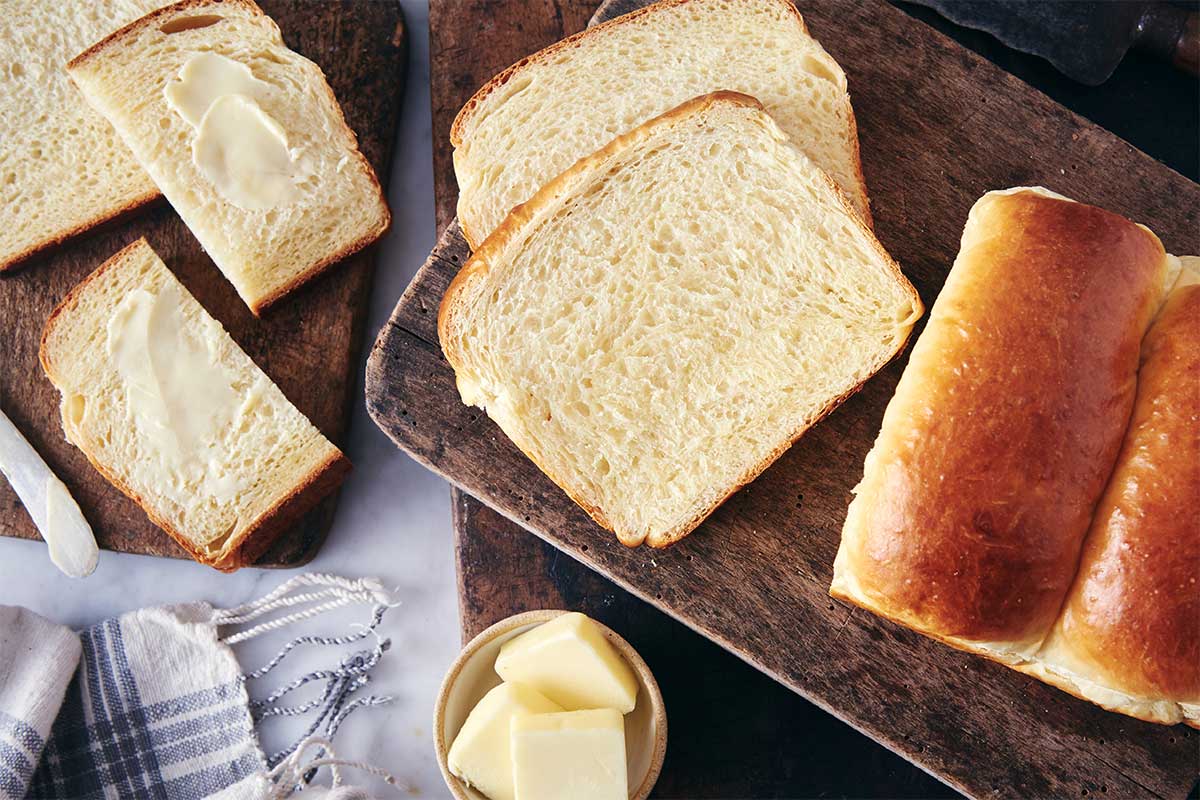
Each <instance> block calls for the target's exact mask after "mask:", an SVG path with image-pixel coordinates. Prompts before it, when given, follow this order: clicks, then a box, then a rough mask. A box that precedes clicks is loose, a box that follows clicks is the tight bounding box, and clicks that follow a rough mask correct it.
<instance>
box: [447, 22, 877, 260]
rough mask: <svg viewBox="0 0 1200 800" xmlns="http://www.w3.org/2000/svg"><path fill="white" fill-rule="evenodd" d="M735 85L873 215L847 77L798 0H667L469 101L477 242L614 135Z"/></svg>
mask: <svg viewBox="0 0 1200 800" xmlns="http://www.w3.org/2000/svg"><path fill="white" fill-rule="evenodd" d="M722 89H728V90H733V91H738V92H743V93H745V94H748V95H751V96H752V97H756V98H758V99H759V100H760V101H761V102H762V103H763V105H765V106H766V108H767V111H769V112H770V114H771V116H773V117H774V118H775V121H776V122H777V123H778V124H779V127H780V128H782V129H783V132H784V133H786V134H787V135H788V136H790V137H791V138H792V141H793V142H795V143H796V144H797V145H799V146H800V147H801V148H803V149H804V151H805V152H806V153H807V154H808V155H809V156H810V157H811V158H812V160H813V161H815V162H816V163H817V166H819V167H821V168H822V169H824V170H825V171H826V172H828V173H829V174H830V176H832V177H833V179H834V180H835V181H837V182H838V183H839V184H840V185H841V187H842V188H843V189H844V190H845V191H846V193H847V194H848V195H849V196H850V198H851V199H852V201H853V203H854V207H855V209H856V210H857V211H858V213H859V214H860V215H861V216H862V218H863V219H864V220H867V223H868V225H869V224H870V212H869V210H868V205H867V190H866V185H865V182H864V180H863V176H862V168H861V166H860V165H859V158H858V133H857V130H856V128H855V122H854V112H853V110H852V109H851V108H850V97H849V95H848V94H847V93H846V76H845V74H844V73H843V72H842V69H841V67H839V66H838V64H837V62H836V61H834V60H833V58H831V57H830V55H829V54H828V53H826V52H825V50H824V49H822V47H821V45H820V44H819V43H818V42H817V41H816V40H815V39H813V38H812V37H811V36H810V35H809V33H808V29H807V28H806V27H805V25H804V20H803V19H801V17H800V14H799V13H797V11H796V9H795V7H794V6H793V5H792V4H791V2H789V0H664V1H663V2H659V3H654V4H653V5H650V6H647V7H646V8H643V9H640V10H638V11H634V12H632V13H630V14H626V15H625V16H622V17H618V18H616V19H614V20H611V21H609V22H606V23H604V24H602V25H597V26H596V27H594V28H590V29H588V30H586V31H583V32H581V33H579V34H577V35H575V36H571V37H570V38H568V39H564V40H563V41H561V42H559V43H557V44H554V45H551V46H550V47H548V48H546V49H545V50H542V51H541V52H539V53H535V54H534V55H532V56H529V57H528V58H525V59H523V60H521V61H519V62H518V63H516V64H514V65H513V66H512V67H509V68H508V69H507V70H505V71H504V72H502V73H500V74H499V75H497V76H496V77H495V78H493V79H492V80H491V81H490V82H489V83H488V84H486V85H485V86H484V87H483V88H482V89H480V90H479V91H478V92H477V93H476V94H475V96H474V97H472V98H471V100H470V101H469V102H468V103H467V104H466V105H465V106H464V107H463V109H462V111H461V112H460V113H459V115H458V118H457V119H455V121H454V126H453V127H452V128H451V130H450V140H451V142H452V143H453V144H454V172H455V175H456V176H457V177H458V190H459V195H458V221H459V224H460V225H461V226H462V230H463V234H464V235H465V236H466V238H467V241H468V242H469V243H470V244H471V246H472V247H473V248H474V247H478V246H479V245H480V244H481V243H482V242H483V240H484V239H485V238H487V235H488V234H489V233H491V232H492V230H493V229H495V227H496V226H497V225H499V224H500V222H501V220H503V219H504V217H505V216H506V215H507V214H508V212H509V211H510V210H511V209H512V208H513V206H515V205H517V204H518V203H521V202H524V201H525V200H528V199H529V198H530V197H532V196H533V194H534V192H536V191H537V190H538V188H539V187H540V186H541V185H542V184H544V183H546V182H547V181H549V180H550V179H551V178H553V177H554V176H555V175H558V174H559V173H560V172H562V171H563V170H565V169H567V167H569V166H571V165H572V164H574V163H575V161H576V160H578V159H580V158H583V157H584V156H586V155H588V154H590V153H592V152H594V151H595V150H597V149H599V148H600V147H602V146H603V145H605V144H606V143H607V142H609V141H610V140H611V139H612V138H613V137H614V136H617V135H618V134H621V133H624V132H625V131H628V130H631V129H632V128H634V127H636V126H637V125H639V124H641V123H642V122H645V121H646V120H648V119H650V118H652V117H654V116H657V115H659V114H662V113H663V112H665V111H667V110H668V109H671V108H674V107H675V106H677V105H679V104H680V103H682V102H684V101H685V100H688V99H690V98H693V97H696V96H698V95H702V94H705V93H708V92H715V91H718V90H722Z"/></svg>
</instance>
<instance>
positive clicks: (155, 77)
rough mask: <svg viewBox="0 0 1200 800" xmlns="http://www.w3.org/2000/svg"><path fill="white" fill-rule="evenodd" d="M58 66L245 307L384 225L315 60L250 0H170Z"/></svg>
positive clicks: (384, 212)
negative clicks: (65, 66)
mask: <svg viewBox="0 0 1200 800" xmlns="http://www.w3.org/2000/svg"><path fill="white" fill-rule="evenodd" d="M68 71H69V72H70V74H71V77H72V78H73V79H74V80H75V82H76V83H77V84H78V85H79V88H80V89H82V91H83V93H84V95H85V96H86V97H87V99H88V102H90V103H91V104H92V105H93V106H95V107H96V109H98V110H99V111H100V112H101V113H102V114H103V115H104V116H105V117H107V118H108V120H109V121H110V122H111V123H112V124H113V127H115V128H116V129H117V132H118V133H120V135H121V138H122V139H124V141H125V143H126V144H127V145H128V146H129V149H130V150H132V151H133V154H134V155H135V156H136V157H137V159H138V161H139V162H140V163H141V164H142V166H143V167H145V169H146V171H147V172H148V173H150V176H151V177H152V178H153V179H154V181H155V183H156V184H158V186H159V188H160V189H161V190H162V192H163V194H164V195H166V197H167V199H168V200H169V201H170V202H171V205H173V206H174V207H175V210H176V211H177V212H179V215H180V216H181V217H182V218H183V221H184V222H185V223H187V226H188V227H189V228H190V229H191V230H192V233H193V234H195V236H196V238H197V239H199V240H200V244H202V245H203V246H204V249H205V250H206V251H208V254H209V255H210V256H211V257H212V259H213V261H214V262H216V264H217V266H218V267H220V269H221V271H222V272H224V273H225V276H226V277H227V278H229V280H230V281H231V282H232V283H233V285H234V286H235V287H236V288H237V291H238V294H240V295H241V296H242V299H243V300H245V301H246V304H247V305H249V306H250V309H251V310H252V311H253V312H254V313H256V314H258V313H260V312H261V311H262V310H263V309H264V308H266V307H267V306H268V305H270V304H271V303H273V302H275V301H277V300H278V299H279V298H281V297H283V296H284V295H285V294H287V293H288V292H290V291H291V290H293V289H295V288H296V287H297V286H299V285H300V284H302V283H304V282H305V281H307V280H309V279H310V278H312V277H313V276H315V275H317V274H318V273H320V272H321V271H322V270H324V269H325V268H327V267H329V266H330V265H332V264H334V263H336V262H338V261H340V260H342V259H343V258H345V257H346V256H347V255H349V254H351V253H353V252H355V251H357V250H359V249H361V248H363V247H365V246H367V245H369V244H371V243H372V242H374V241H375V240H376V239H378V238H379V237H380V236H382V235H383V233H384V231H385V230H387V227H388V224H389V223H390V220H391V217H390V214H389V212H388V208H387V203H386V202H385V201H384V198H383V193H382V191H381V190H380V187H379V182H378V180H376V177H375V173H374V172H373V171H372V169H371V166H370V164H368V163H367V160H366V159H365V158H364V157H363V155H362V154H361V153H360V152H359V151H358V146H357V142H356V139H355V137H354V133H353V132H351V130H350V129H349V128H348V127H346V122H345V120H344V119H343V117H342V111H341V108H339V106H338V103H337V100H336V98H334V96H333V92H332V91H331V90H330V88H329V84H327V83H326V82H325V76H324V75H323V74H322V72H321V69H320V68H319V67H318V66H317V65H316V64H314V63H312V62H311V61H309V60H308V59H306V58H304V57H302V56H300V55H298V54H297V53H294V52H293V51H291V50H289V49H288V48H287V46H286V45H285V44H284V43H283V39H282V38H281V37H280V34H279V28H278V27H276V25H275V23H274V22H273V21H272V20H271V19H270V17H268V16H266V15H265V14H263V12H262V11H261V10H259V8H258V6H256V5H255V4H254V3H253V2H250V0H224V1H223V2H222V0H184V2H181V3H177V4H175V5H172V6H168V7H167V8H163V9H161V10H159V11H156V12H154V13H152V14H149V15H147V16H145V17H143V18H141V19H139V20H137V21H136V22H134V23H133V24H131V25H129V26H127V27H125V28H122V29H121V30H119V31H117V32H116V33H114V34H112V35H111V36H109V37H108V38H106V39H104V40H103V41H101V42H100V43H99V44H96V45H94V46H92V47H91V48H90V49H88V50H87V51H86V52H84V53H83V54H82V55H79V56H77V57H76V58H74V59H73V60H72V61H71V62H70V64H69V65H68ZM251 145H254V146H255V149H251Z"/></svg>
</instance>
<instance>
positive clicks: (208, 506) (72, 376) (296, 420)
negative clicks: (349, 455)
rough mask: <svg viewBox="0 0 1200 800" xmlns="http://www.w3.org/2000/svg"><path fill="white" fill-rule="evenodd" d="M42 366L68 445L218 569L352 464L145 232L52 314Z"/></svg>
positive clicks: (260, 547) (241, 557)
mask: <svg viewBox="0 0 1200 800" xmlns="http://www.w3.org/2000/svg"><path fill="white" fill-rule="evenodd" d="M41 361H42V366H43V368H44V369H45V370H46V374H47V375H48V376H49V377H50V380H51V381H52V382H53V383H54V385H55V386H56V387H57V388H58V390H59V391H60V392H61V393H62V424H63V431H64V433H65V434H66V436H67V440H68V441H70V442H71V443H72V444H74V445H75V446H76V447H78V448H79V449H80V450H82V451H83V452H84V454H85V455H86V456H87V457H88V460H89V461H91V462H92V465H93V466H95V467H96V469H97V470H99V471H100V473H101V474H102V475H104V477H105V478H107V479H108V480H110V481H111V482H112V483H113V484H114V485H115V486H116V487H117V488H118V489H120V490H121V491H122V492H124V493H125V494H127V495H129V496H130V497H131V498H133V499H134V500H135V501H137V502H138V503H139V504H140V505H141V506H142V508H143V509H145V511H146V513H147V514H148V515H149V516H150V519H151V520H153V521H154V523H155V524H157V525H158V526H159V527H161V528H162V529H163V530H165V531H166V532H167V533H169V534H170V535H171V537H172V538H174V539H175V541H177V542H178V543H179V544H180V545H182V546H183V547H184V548H185V549H186V550H187V551H188V552H189V553H191V555H192V557H193V558H195V559H196V560H197V561H199V562H201V563H204V564H209V565H211V566H213V567H216V568H217V569H221V570H233V569H237V568H239V567H242V566H245V565H246V564H248V563H250V562H252V561H253V560H254V559H255V558H256V557H257V556H258V555H259V554H261V553H262V552H263V551H264V550H265V549H266V548H267V546H268V545H269V544H270V543H271V541H272V540H273V539H274V538H275V536H276V535H277V534H279V533H280V532H282V531H283V530H284V528H285V527H286V526H287V525H288V524H289V523H291V522H293V521H294V520H296V519H297V518H298V517H299V516H300V515H301V514H302V513H304V512H305V511H307V510H308V509H309V508H310V507H311V506H312V505H313V504H315V503H316V502H317V500H319V499H320V498H321V497H322V496H324V495H325V494H327V493H328V492H330V491H331V490H333V489H334V488H335V487H336V486H337V485H338V483H340V482H341V479H342V478H343V476H344V475H345V474H346V472H347V470H348V469H349V467H350V464H349V462H348V461H347V460H346V458H345V457H344V456H343V455H342V454H341V452H340V451H339V450H338V449H337V448H336V447H334V446H333V445H332V444H330V443H329V441H328V440H326V439H325V437H324V436H322V435H321V433H320V431H318V430H317V429H316V428H315V427H314V426H313V425H312V423H311V422H309V421H308V419H306V418H305V416H304V415H303V414H301V413H300V411H298V410H297V409H296V407H295V406H293V405H292V404H291V403H290V402H288V399H287V398H286V397H284V396H283V392H281V391H280V390H279V388H278V387H277V386H275V384H274V383H272V382H271V379H270V378H268V377H267V376H266V375H265V374H263V372H262V370H260V369H259V368H258V367H257V366H256V365H255V364H254V362H253V361H251V360H250V357H249V356H247V355H246V354H245V353H244V352H243V351H242V350H241V348H239V347H238V346H237V344H236V343H235V342H234V341H233V339H232V338H230V336H229V334H228V333H226V332H225V329H224V328H222V327H221V324H220V323H219V322H217V321H216V320H215V319H213V318H212V317H211V316H209V314H208V313H207V312H206V311H205V310H204V309H203V307H201V305H200V304H199V303H198V302H196V300H195V298H193V297H192V295H191V294H190V293H189V292H188V291H187V289H185V288H184V287H183V284H181V283H180V282H179V281H178V280H176V278H175V276H174V275H172V274H171V273H170V271H168V270H167V268H166V267H165V266H164V265H163V263H162V261H161V260H160V259H159V257H158V256H157V254H155V252H154V251H153V250H152V249H151V248H150V245H149V244H147V243H146V240H145V239H139V240H138V241H136V242H134V243H133V244H131V245H130V246H128V247H126V248H125V249H124V250H122V251H121V252H119V253H117V254H116V255H115V256H113V257H112V258H111V259H109V260H108V261H107V262H105V263H104V264H103V265H102V266H101V267H100V268H99V269H97V270H96V271H95V272H93V273H92V274H91V275H90V276H88V278H86V279H85V280H84V281H83V282H82V283H81V284H79V286H77V287H75V289H74V290H72V291H71V293H70V294H68V295H67V297H66V299H65V300H64V301H63V302H62V304H61V305H59V307H58V308H57V309H55V311H54V313H53V314H52V315H51V317H50V321H49V322H48V323H47V325H46V330H45V332H44V333H43V335H42V347H41Z"/></svg>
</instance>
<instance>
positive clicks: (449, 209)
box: [429, 0, 957, 798]
mask: <svg viewBox="0 0 1200 800" xmlns="http://www.w3.org/2000/svg"><path fill="white" fill-rule="evenodd" d="M598 2H599V0H578V1H577V2H559V3H558V4H557V5H550V4H546V3H539V2H528V3H493V2H486V1H485V2H479V0H440V1H439V2H435V3H433V4H432V5H431V7H430V14H429V48H430V73H431V75H430V90H431V94H432V106H433V152H434V164H435V168H434V190H435V192H434V193H435V209H436V213H437V224H438V228H439V229H442V228H444V227H445V226H446V225H448V224H449V223H450V221H451V220H452V219H453V218H454V206H455V202H456V200H457V194H458V192H457V186H456V184H455V180H454V171H453V166H452V164H451V158H450V156H451V147H450V124H451V122H452V121H453V120H454V116H455V114H457V112H458V109H459V108H461V107H462V105H463V104H464V103H465V102H466V101H467V99H468V98H470V96H471V95H472V94H473V93H474V91H475V89H476V88H478V87H479V86H481V85H482V84H483V83H484V82H485V81H487V80H488V79H489V78H491V77H492V75H494V74H495V73H496V71H497V70H498V69H500V68H502V67H503V66H505V65H506V64H508V63H511V62H514V61H517V60H518V59H520V58H521V57H522V56H525V55H527V54H529V53H531V52H534V51H535V50H538V49H540V48H542V47H545V46H546V45H548V44H550V43H552V42H554V41H556V40H558V39H560V38H562V37H563V36H567V35H569V34H571V33H574V32H575V31H576V30H579V29H581V28H582V27H583V26H584V24H585V23H586V22H587V21H588V18H589V17H590V16H591V15H592V13H593V12H594V11H595V9H596V6H597V3H598ZM466 32H469V33H470V37H469V45H470V46H467V44H468V40H467V37H466V36H465V33H466ZM451 495H452V508H453V512H454V513H453V521H454V550H455V562H456V566H457V572H458V587H459V589H458V597H459V621H460V624H461V628H462V636H463V641H464V642H466V641H468V640H470V639H471V638H472V637H474V636H475V635H476V634H477V633H479V632H480V631H482V630H483V629H484V628H486V627H488V626H489V625H491V624H492V623H494V622H497V621H499V620H501V619H503V618H504V617H507V616H509V615H511V614H516V613H518V612H521V611H528V610H531V609H537V608H569V609H573V610H576V611H583V612H584V613H586V614H588V615H589V616H591V617H593V618H595V619H599V620H600V621H602V622H603V623H604V624H606V625H608V626H609V627H611V628H613V629H614V630H616V631H618V632H619V633H620V634H621V635H622V636H623V637H625V639H626V640H627V641H629V642H631V643H632V644H633V645H634V647H636V648H637V649H638V652H640V653H641V654H642V657H643V658H645V659H646V661H647V663H648V664H649V665H650V668H651V669H652V670H653V671H654V674H655V675H656V676H657V677H658V680H659V684H660V685H661V686H662V689H663V693H664V698H665V701H666V704H667V713H668V715H669V717H670V729H671V737H670V743H669V746H668V748H667V760H666V763H665V764H664V765H663V771H662V774H661V775H660V776H659V780H658V784H657V785H656V786H655V790H654V796H655V797H663V798H730V797H759V798H761V797H847V796H849V797H894V798H895V797H908V798H932V797H950V796H956V794H957V793H955V792H954V790H953V789H950V788H949V787H947V786H946V785H944V784H942V783H940V782H939V781H938V780H937V779H936V778H934V777H932V776H930V775H929V774H928V773H926V772H925V771H923V770H921V769H920V768H918V767H916V766H914V765H913V764H911V763H910V762H908V761H905V760H904V759H903V758H900V757H899V756H897V755H896V754H894V753H892V752H891V751H889V750H888V749H887V748H885V747H882V746H881V745H879V744H877V743H876V742H874V741H873V740H871V739H869V738H868V737H865V736H863V735H861V734H860V733H858V732H857V731H855V730H853V729H852V728H850V727H848V726H846V725H845V724H843V723H842V722H841V721H839V720H838V719H837V718H836V717H833V716H830V715H829V714H826V713H825V712H824V711H822V710H821V709H819V708H817V707H816V706H814V705H812V704H811V703H809V702H808V701H807V700H805V699H804V698H802V697H800V696H799V695H797V694H796V693H794V692H792V691H791V690H789V689H787V688H786V687H784V686H783V685H782V684H779V683H776V682H775V681H773V680H771V679H770V678H768V677H767V676H766V675H763V674H762V673H761V672H759V671H757V670H755V669H753V668H752V667H750V666H749V665H747V664H745V663H744V662H742V661H741V660H739V659H738V658H737V657H735V656H733V655H732V654H730V653H728V652H726V651H725V650H723V649H721V648H720V647H718V646H717V645H715V644H713V643H712V642H710V641H708V640H707V639H705V638H704V637H702V636H700V635H699V634H697V633H696V632H694V631H692V630H690V629H689V628H687V627H686V626H684V625H682V624H680V623H679V622H677V621H676V620H674V619H672V618H670V617H668V616H667V615H666V614H664V613H662V612H661V611H659V610H658V609H656V608H654V607H653V606H651V605H650V604H648V603H646V602H644V601H642V600H639V599H638V598H636V597H634V596H633V595H631V594H630V593H629V592H627V591H625V590H624V589H622V588H620V587H619V586H617V585H615V584H614V583H612V581H610V580H608V579H607V578H604V577H602V576H601V575H599V574H597V573H595V572H593V571H592V570H590V569H588V568H587V567H586V566H584V565H583V564H580V563H579V562H578V561H575V560H574V559H572V558H569V557H568V556H566V555H565V554H564V553H563V552H562V551H560V550H557V549H556V548H554V547H552V546H551V545H549V544H547V543H546V542H544V541H542V540H540V539H538V538H537V537H536V536H533V535H531V534H530V533H529V532H528V531H526V530H524V529H523V528H521V527H520V526H518V525H516V524H515V523H513V522H511V521H510V520H508V519H506V518H505V517H503V516H501V515H500V514H498V513H496V512H495V511H493V510H492V509H490V508H488V507H487V506H485V505H483V504H482V503H480V502H479V501H478V500H476V499H475V498H473V497H471V496H470V495H468V494H466V493H464V492H462V491H461V490H459V489H452V490H451Z"/></svg>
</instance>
